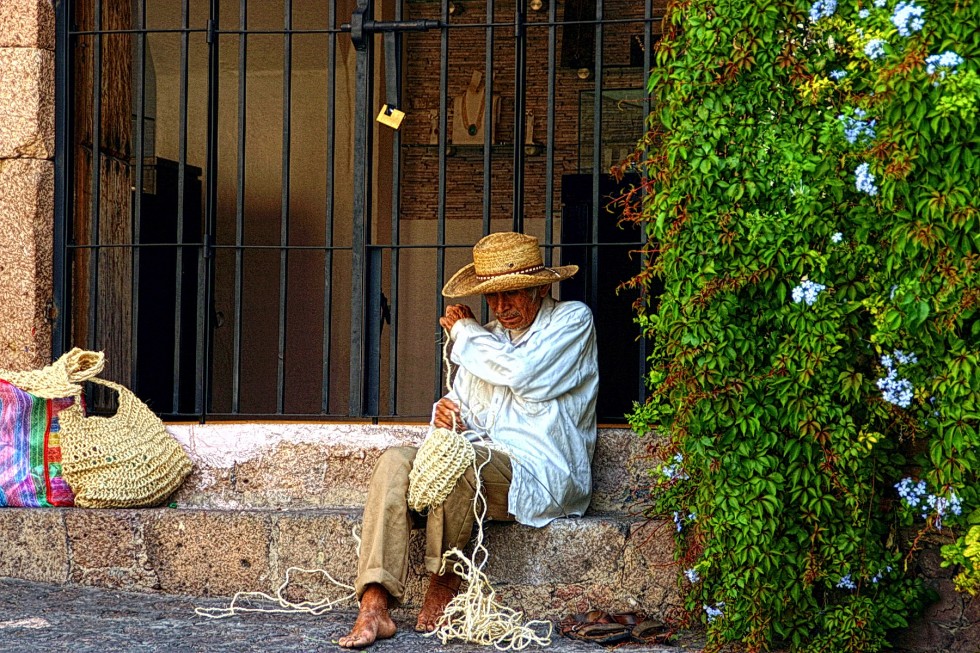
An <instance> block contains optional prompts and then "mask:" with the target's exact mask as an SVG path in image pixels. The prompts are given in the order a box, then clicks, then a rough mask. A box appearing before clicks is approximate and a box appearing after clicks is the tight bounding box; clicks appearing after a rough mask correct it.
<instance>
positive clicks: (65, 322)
mask: <svg viewBox="0 0 980 653" xmlns="http://www.w3.org/2000/svg"><path fill="white" fill-rule="evenodd" d="M72 10H73V7H72V4H71V0H63V1H62V2H56V3H55V24H54V29H55V40H54V41H55V52H54V58H55V65H54V80H55V81H54V92H55V103H54V124H55V130H54V235H53V242H52V245H53V251H54V260H53V262H52V288H51V299H52V301H53V302H54V305H53V306H52V310H53V311H55V312H54V313H53V316H54V321H53V323H52V325H51V353H52V354H53V356H54V357H55V358H58V357H60V356H61V354H62V353H64V351H65V350H66V349H67V343H68V333H69V332H70V331H71V318H70V315H71V308H70V306H69V305H68V298H69V297H70V296H71V293H70V292H66V289H67V288H68V279H69V270H71V269H72V262H73V258H74V256H73V252H74V250H69V249H68V247H67V244H68V239H69V236H68V234H69V227H68V225H69V221H70V217H69V215H68V212H69V209H68V207H69V206H72V205H73V203H71V202H68V201H67V198H68V197H69V196H70V194H71V188H72V184H71V178H72V177H71V173H70V172H69V170H70V168H71V166H70V165H69V162H68V148H69V147H70V145H69V144H70V143H71V142H72V141H71V120H70V119H69V116H70V115H72V114H73V111H72V110H71V107H72V93H71V88H72V87H71V82H70V80H71V78H72V74H71V70H70V66H71V65H72V62H73V61H74V57H72V56H71V52H72V48H73V47H74V45H75V39H74V38H73V37H72V36H71V35H70V33H69V31H70V21H71V16H72Z"/></svg>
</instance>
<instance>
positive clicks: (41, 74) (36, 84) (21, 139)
mask: <svg viewBox="0 0 980 653" xmlns="http://www.w3.org/2000/svg"><path fill="white" fill-rule="evenodd" d="M0 115H2V116H3V120H0V159H13V158H21V157H23V158H31V159H50V158H52V157H53V156H54V53H53V52H50V51H48V50H39V49H37V48H0Z"/></svg>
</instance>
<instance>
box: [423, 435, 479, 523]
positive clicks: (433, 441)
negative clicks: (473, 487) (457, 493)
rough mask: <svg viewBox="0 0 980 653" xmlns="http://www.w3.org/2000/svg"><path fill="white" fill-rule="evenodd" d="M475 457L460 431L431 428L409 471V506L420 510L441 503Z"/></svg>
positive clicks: (470, 445) (471, 446) (471, 447)
mask: <svg viewBox="0 0 980 653" xmlns="http://www.w3.org/2000/svg"><path fill="white" fill-rule="evenodd" d="M475 459H476V452H475V451H474V450H473V445H472V444H470V443H469V441H468V440H467V439H466V438H465V437H463V435H462V434H460V433H456V432H455V431H451V430H449V429H444V428H436V429H432V432H431V433H429V435H428V436H426V438H425V440H424V441H423V442H422V446H421V447H419V451H418V454H416V456H415V464H414V465H412V470H411V471H410V472H409V473H408V507H409V508H411V509H412V510H416V511H418V512H422V511H423V510H425V509H426V508H429V507H431V506H438V505H440V504H442V502H443V501H445V500H446V497H448V496H449V494H450V493H451V492H452V491H453V488H454V487H456V482H457V481H458V480H459V477H460V476H462V475H463V474H464V473H465V472H466V469H467V468H468V467H470V466H471V465H472V464H473V461H474V460H475Z"/></svg>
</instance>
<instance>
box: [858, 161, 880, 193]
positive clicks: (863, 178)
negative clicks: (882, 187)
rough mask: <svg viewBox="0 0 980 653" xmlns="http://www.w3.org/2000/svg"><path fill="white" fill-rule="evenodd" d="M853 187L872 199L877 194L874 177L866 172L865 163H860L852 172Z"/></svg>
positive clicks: (866, 165)
mask: <svg viewBox="0 0 980 653" xmlns="http://www.w3.org/2000/svg"><path fill="white" fill-rule="evenodd" d="M854 186H855V188H857V189H858V190H859V191H861V192H862V193H867V194H868V195H871V196H872V197H873V196H875V195H877V194H878V187H877V186H875V176H874V175H873V174H871V173H870V172H869V171H868V164H867V163H862V164H861V165H859V166H858V167H857V168H856V169H855V170H854Z"/></svg>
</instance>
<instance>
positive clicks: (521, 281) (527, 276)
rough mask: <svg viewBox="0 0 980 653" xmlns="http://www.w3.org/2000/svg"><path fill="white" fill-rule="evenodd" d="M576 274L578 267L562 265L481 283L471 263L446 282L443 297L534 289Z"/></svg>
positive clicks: (504, 276) (507, 275)
mask: <svg viewBox="0 0 980 653" xmlns="http://www.w3.org/2000/svg"><path fill="white" fill-rule="evenodd" d="M576 272H578V266H577V265H562V266H559V267H554V268H544V269H543V270H538V271H537V272H531V273H523V272H515V273H514V274H502V275H500V276H496V277H491V278H489V279H487V280H485V281H480V279H478V278H477V276H476V269H475V264H474V263H470V264H468V265H466V266H464V267H463V268H462V269H461V270H460V271H459V272H457V273H456V274H454V275H453V276H452V278H451V279H450V280H449V281H447V282H446V285H445V286H443V287H442V295H443V297H468V296H470V295H486V294H488V293H494V292H506V291H508V290H520V289H521V288H533V287H534V286H543V285H545V284H549V283H555V282H556V281H564V280H565V279H568V278H569V277H571V276H572V275H573V274H575V273H576Z"/></svg>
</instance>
